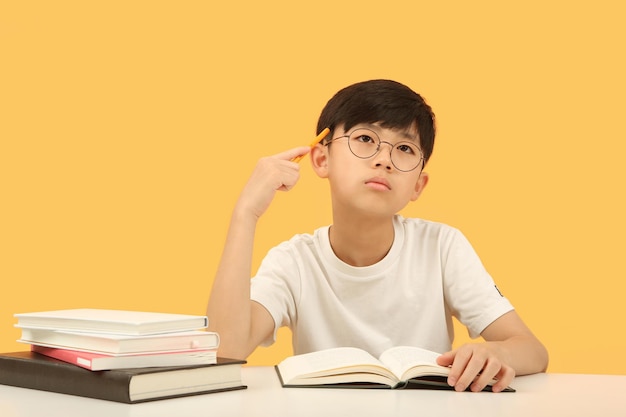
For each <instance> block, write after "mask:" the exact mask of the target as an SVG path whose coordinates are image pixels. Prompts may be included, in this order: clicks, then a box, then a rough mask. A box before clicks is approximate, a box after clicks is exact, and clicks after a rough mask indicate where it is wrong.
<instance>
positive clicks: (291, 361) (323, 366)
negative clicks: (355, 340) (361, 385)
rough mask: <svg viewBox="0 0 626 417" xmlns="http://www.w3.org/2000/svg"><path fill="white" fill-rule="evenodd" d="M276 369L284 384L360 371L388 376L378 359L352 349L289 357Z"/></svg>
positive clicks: (359, 350)
mask: <svg viewBox="0 0 626 417" xmlns="http://www.w3.org/2000/svg"><path fill="white" fill-rule="evenodd" d="M278 367H279V369H280V374H281V376H282V378H283V381H284V382H285V383H286V384H289V383H290V382H292V381H293V380H294V379H295V378H297V377H319V376H322V375H335V374H342V373H352V372H358V371H362V370H367V371H369V370H375V371H376V372H377V373H380V374H382V375H390V373H389V372H388V371H386V369H385V367H384V366H383V365H382V363H381V362H380V361H379V360H378V359H376V358H374V357H373V356H372V355H370V354H369V353H367V352H366V351H364V350H361V349H358V348H352V347H341V348H335V349H327V350H322V351H318V352H311V353H305V354H302V355H296V356H291V357H289V358H286V359H284V360H283V361H282V362H281V363H280V364H278Z"/></svg>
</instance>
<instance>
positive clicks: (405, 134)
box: [351, 123, 419, 142]
mask: <svg viewBox="0 0 626 417" xmlns="http://www.w3.org/2000/svg"><path fill="white" fill-rule="evenodd" d="M359 126H361V127H364V128H367V129H370V130H373V131H374V132H376V133H378V134H379V135H380V133H381V132H380V131H381V129H383V126H381V125H379V124H376V123H359V124H357V125H355V126H354V127H353V128H352V129H351V130H354V129H356V128H358V127H359ZM391 130H395V131H397V132H398V133H399V134H400V135H402V137H403V138H404V139H408V140H411V141H414V142H416V141H418V140H419V134H413V133H411V130H410V129H394V128H391Z"/></svg>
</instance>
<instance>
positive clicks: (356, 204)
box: [311, 124, 428, 217]
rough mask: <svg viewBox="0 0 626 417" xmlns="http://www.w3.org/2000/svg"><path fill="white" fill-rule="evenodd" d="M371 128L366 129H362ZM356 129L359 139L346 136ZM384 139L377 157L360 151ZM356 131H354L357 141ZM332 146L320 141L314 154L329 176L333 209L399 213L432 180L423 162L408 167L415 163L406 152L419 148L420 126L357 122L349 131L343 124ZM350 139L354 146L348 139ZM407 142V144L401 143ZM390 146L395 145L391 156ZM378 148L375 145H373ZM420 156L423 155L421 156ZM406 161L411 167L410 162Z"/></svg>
mask: <svg viewBox="0 0 626 417" xmlns="http://www.w3.org/2000/svg"><path fill="white" fill-rule="evenodd" d="M360 129H367V130H360ZM356 130H358V133H359V137H358V139H357V140H352V139H349V138H348V137H343V136H345V135H350V134H351V133H353V132H355V131H356ZM368 131H371V132H374V134H373V135H372V136H373V138H370V137H369V136H363V137H361V136H360V135H361V133H367V132H368ZM376 136H378V139H379V140H380V141H381V143H380V149H379V150H378V152H376V153H375V154H374V155H373V156H371V157H369V158H367V157H363V156H366V155H363V154H361V155H360V157H359V156H357V155H355V153H354V152H356V153H357V154H359V152H360V149H359V148H357V146H361V145H362V144H363V142H366V143H367V142H370V141H371V140H373V141H374V142H377V141H378V139H377V138H376ZM354 138H355V135H353V139H354ZM332 139H333V140H332V144H331V145H330V146H321V145H318V146H317V147H316V148H314V150H313V151H312V153H311V160H312V163H313V167H314V169H315V171H316V173H317V174H318V175H319V176H320V177H322V178H328V180H329V182H330V187H331V196H332V201H333V208H334V210H335V211H336V210H345V214H347V215H350V214H351V213H353V214H354V215H357V214H367V215H372V216H384V217H387V216H391V215H394V214H396V213H397V212H399V211H400V210H401V209H402V208H404V207H405V206H406V205H407V204H408V203H409V202H410V201H414V200H416V199H417V198H418V197H419V195H420V193H421V192H422V190H423V189H424V187H425V186H426V184H427V182H428V174H426V173H425V172H422V167H423V161H419V164H418V166H417V167H416V168H415V169H413V170H410V171H401V170H400V169H398V168H401V169H410V168H411V167H412V166H414V165H412V163H411V162H410V161H407V160H406V159H403V158H406V155H408V154H410V152H411V149H417V151H418V152H419V137H418V133H417V129H416V128H411V129H402V130H400V129H389V128H384V127H381V126H380V125H378V124H358V125H356V126H354V127H352V128H351V129H350V130H349V131H345V130H344V128H343V126H339V127H337V128H336V129H335V131H334V132H333V136H332ZM349 140H350V141H351V142H350V143H352V150H351V147H350V146H349V144H348V141H349ZM400 142H405V143H406V142H408V143H406V145H407V146H402V145H400V146H398V144H399V143H400ZM392 146H394V147H395V150H394V151H393V156H392ZM373 150H375V146H374V149H373ZM418 158H419V156H418ZM407 164H408V165H407Z"/></svg>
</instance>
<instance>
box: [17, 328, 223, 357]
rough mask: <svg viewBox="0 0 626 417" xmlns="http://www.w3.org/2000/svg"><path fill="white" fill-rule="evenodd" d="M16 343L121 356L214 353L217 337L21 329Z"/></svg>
mask: <svg viewBox="0 0 626 417" xmlns="http://www.w3.org/2000/svg"><path fill="white" fill-rule="evenodd" d="M18 342H21V343H27V344H29V345H38V346H46V347H53V348H61V349H72V350H82V351H87V352H97V353H108V354H118V355H123V354H137V353H158V352H174V351H183V350H190V349H198V350H200V349H217V347H218V346H219V336H218V334H217V333H215V332H208V331H203V330H191V331H187V332H178V333H162V334H153V335H142V336H130V335H117V334H105V333H86V332H64V331H58V330H46V329H29V328H23V329H22V337H21V338H20V339H19V340H18Z"/></svg>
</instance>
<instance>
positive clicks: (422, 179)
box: [411, 171, 428, 201]
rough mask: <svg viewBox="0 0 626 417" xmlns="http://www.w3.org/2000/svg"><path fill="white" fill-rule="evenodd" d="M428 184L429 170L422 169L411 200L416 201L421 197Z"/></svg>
mask: <svg viewBox="0 0 626 417" xmlns="http://www.w3.org/2000/svg"><path fill="white" fill-rule="evenodd" d="M426 184H428V172H424V171H422V173H421V174H420V176H419V178H418V179H417V182H416V183H415V189H414V190H413V195H412V196H411V201H415V200H417V199H418V198H419V196H420V194H422V191H424V188H426Z"/></svg>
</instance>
